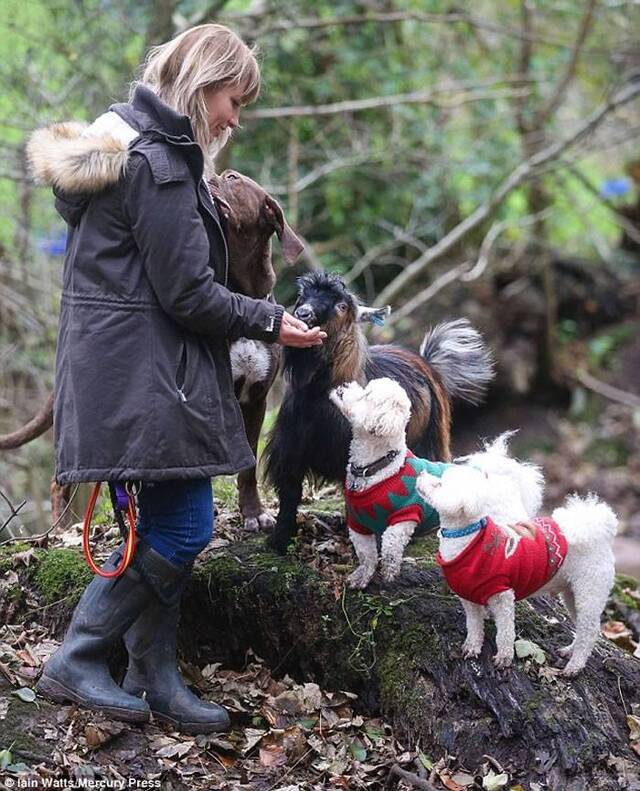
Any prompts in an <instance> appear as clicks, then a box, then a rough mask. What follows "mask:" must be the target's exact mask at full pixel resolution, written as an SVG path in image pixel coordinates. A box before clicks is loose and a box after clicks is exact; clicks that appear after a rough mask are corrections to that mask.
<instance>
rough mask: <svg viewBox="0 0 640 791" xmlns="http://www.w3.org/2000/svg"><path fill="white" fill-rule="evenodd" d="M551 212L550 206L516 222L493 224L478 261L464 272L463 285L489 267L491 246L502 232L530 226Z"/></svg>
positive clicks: (476, 277)
mask: <svg viewBox="0 0 640 791" xmlns="http://www.w3.org/2000/svg"><path fill="white" fill-rule="evenodd" d="M553 211H554V209H553V207H552V206H547V208H546V209H543V210H542V211H539V212H536V213H535V214H529V215H527V216H526V217H521V218H520V219H518V220H502V221H500V222H495V223H494V224H493V225H492V226H491V228H489V232H488V233H487V235H486V236H485V237H484V239H483V240H482V244H481V245H480V253H479V254H478V260H477V261H476V264H475V266H474V267H473V269H471V270H470V271H469V272H466V273H465V274H464V275H463V276H462V277H461V280H464V281H465V283H469V282H471V281H472V280H477V279H478V278H479V277H480V275H481V274H482V273H483V272H484V271H485V269H486V268H487V266H488V265H489V258H490V255H491V250H492V249H493V245H494V244H495V243H496V240H497V239H498V237H499V236H500V234H501V233H502V232H503V231H505V230H506V229H507V228H512V227H513V226H522V225H531V224H532V223H535V222H538V220H542V219H544V218H545V217H548V216H549V215H550V214H552V212H553Z"/></svg>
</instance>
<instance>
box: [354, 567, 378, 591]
mask: <svg viewBox="0 0 640 791" xmlns="http://www.w3.org/2000/svg"><path fill="white" fill-rule="evenodd" d="M374 573H375V569H374V570H373V571H371V570H370V569H368V568H367V567H366V566H358V568H357V569H356V570H355V571H352V572H351V574H349V576H348V577H347V585H348V586H349V587H350V588H355V589H356V590H364V589H365V588H366V587H367V585H368V584H369V583H370V582H371V578H372V577H373V575H374Z"/></svg>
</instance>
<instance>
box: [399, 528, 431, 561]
mask: <svg viewBox="0 0 640 791" xmlns="http://www.w3.org/2000/svg"><path fill="white" fill-rule="evenodd" d="M437 551H438V536H437V534H436V533H429V534H428V535H426V536H418V537H417V538H415V539H414V540H413V541H411V542H410V543H409V545H408V546H407V548H406V549H405V551H404V554H405V555H407V556H408V557H411V558H416V560H417V561H418V564H419V565H420V566H421V567H422V568H430V567H433V566H435V565H436V560H435V557H436V552H437Z"/></svg>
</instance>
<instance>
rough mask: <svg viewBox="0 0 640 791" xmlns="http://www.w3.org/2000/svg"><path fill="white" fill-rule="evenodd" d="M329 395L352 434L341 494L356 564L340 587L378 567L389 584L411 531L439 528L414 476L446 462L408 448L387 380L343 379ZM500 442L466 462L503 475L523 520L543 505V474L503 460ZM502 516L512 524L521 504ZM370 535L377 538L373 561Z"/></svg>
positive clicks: (355, 583)
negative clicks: (511, 487) (417, 454)
mask: <svg viewBox="0 0 640 791" xmlns="http://www.w3.org/2000/svg"><path fill="white" fill-rule="evenodd" d="M330 398H331V400H332V401H333V403H334V404H335V405H336V406H337V407H338V409H340V411H341V412H342V414H343V415H344V416H345V417H346V418H347V420H348V421H349V423H350V424H351V429H352V441H351V445H350V448H349V464H348V467H347V474H346V483H345V492H344V494H345V505H346V511H347V525H348V527H349V537H350V539H351V542H352V543H353V546H354V549H355V552H356V556H357V558H358V563H359V565H358V567H357V568H356V569H355V571H354V572H353V573H352V574H350V575H349V577H348V579H347V582H348V584H349V585H350V586H351V587H353V588H366V586H367V585H368V584H369V582H370V581H371V579H372V577H373V575H374V574H375V572H376V569H377V567H378V563H379V562H380V568H381V572H382V577H383V579H384V580H385V582H391V581H392V580H393V579H394V578H395V577H396V576H397V574H398V572H399V571H400V566H401V563H402V556H403V553H404V549H405V547H406V546H407V544H408V542H409V540H410V539H411V536H412V535H413V533H414V531H415V529H416V527H418V525H420V526H421V527H422V528H423V529H424V530H429V529H434V528H436V527H437V526H438V524H439V522H438V514H437V511H436V510H435V509H433V508H431V507H430V506H429V505H427V504H426V503H425V502H424V499H423V498H422V497H420V495H419V494H418V493H417V492H416V488H415V486H416V481H417V479H418V475H420V473H421V472H428V473H430V474H431V475H434V476H440V475H442V473H443V472H444V471H445V469H447V467H448V466H449V465H448V464H446V463H444V462H432V461H429V460H427V459H420V458H417V457H415V456H414V455H413V453H411V451H410V450H408V448H407V443H406V426H407V423H408V422H409V418H410V415H411V403H410V401H409V398H408V396H407V394H406V392H405V391H404V389H403V388H402V387H401V386H400V385H399V384H398V383H397V382H395V381H393V380H392V379H388V378H379V379H372V380H371V381H370V382H369V383H368V384H367V386H366V387H362V386H361V385H359V384H358V383H357V382H350V383H348V384H345V385H341V386H340V387H337V388H336V389H334V390H333V391H332V392H331V394H330ZM507 437H508V434H504V435H503V436H502V437H500V438H499V439H498V440H497V441H496V442H495V443H494V444H493V445H490V446H487V447H486V448H485V450H484V451H482V452H479V453H476V454H474V455H473V456H471V457H468V459H469V461H470V462H471V463H473V464H475V465H476V466H478V467H482V468H483V469H484V468H486V469H488V470H489V469H491V470H496V471H500V472H501V473H503V474H504V475H505V476H506V477H508V478H510V480H512V482H513V485H514V488H515V489H516V491H520V492H521V494H522V499H523V501H524V502H525V504H526V505H525V509H524V510H525V516H527V517H529V516H533V515H534V514H535V513H537V511H538V509H539V507H540V503H541V500H542V476H541V475H540V472H539V470H538V469H537V468H536V467H533V466H531V465H522V464H519V463H518V462H516V461H515V460H513V459H510V458H509V457H508V456H507V455H506V438H507ZM504 516H505V524H510V523H513V522H517V521H518V520H519V519H520V518H521V516H522V505H521V504H520V502H519V501H518V507H517V508H514V509H513V514H511V515H510V514H509V513H508V510H507V509H506V508H505V510H504ZM377 537H381V540H380V544H381V552H380V558H379V557H378V547H377Z"/></svg>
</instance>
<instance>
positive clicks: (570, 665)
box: [560, 659, 586, 678]
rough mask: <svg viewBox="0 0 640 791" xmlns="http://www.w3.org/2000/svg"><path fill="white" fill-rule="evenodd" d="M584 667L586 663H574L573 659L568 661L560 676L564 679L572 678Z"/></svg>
mask: <svg viewBox="0 0 640 791" xmlns="http://www.w3.org/2000/svg"><path fill="white" fill-rule="evenodd" d="M585 665H586V662H574V661H573V659H570V660H569V661H568V662H567V664H566V665H565V666H564V667H563V668H562V670H561V671H560V675H561V676H564V677H565V678H573V677H574V676H576V675H577V674H578V673H579V672H580V671H581V670H583V669H584V666H585Z"/></svg>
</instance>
